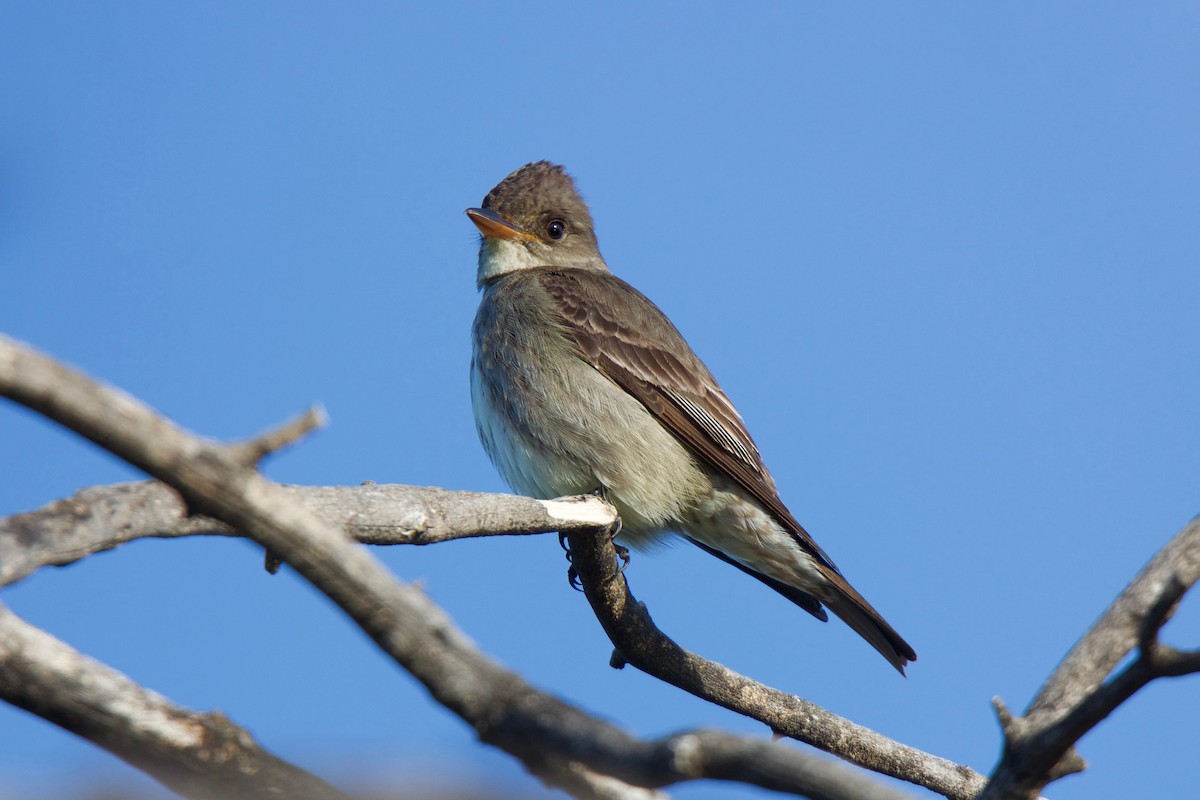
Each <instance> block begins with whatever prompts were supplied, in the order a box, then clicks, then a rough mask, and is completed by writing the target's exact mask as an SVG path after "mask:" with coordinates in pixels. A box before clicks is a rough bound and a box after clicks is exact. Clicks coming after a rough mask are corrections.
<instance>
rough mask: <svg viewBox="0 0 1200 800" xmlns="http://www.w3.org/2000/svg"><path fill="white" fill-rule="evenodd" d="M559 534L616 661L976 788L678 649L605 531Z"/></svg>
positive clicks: (884, 766)
mask: <svg viewBox="0 0 1200 800" xmlns="http://www.w3.org/2000/svg"><path fill="white" fill-rule="evenodd" d="M567 541H568V544H569V546H570V552H571V564H572V566H574V567H575V569H576V571H577V572H578V574H579V578H580V581H581V583H582V584H583V590H584V593H585V595H586V596H587V599H588V602H589V603H591V605H592V609H593V610H594V611H595V613H596V616H597V618H598V619H599V620H600V624H601V625H602V626H603V627H604V630H605V632H606V633H607V634H608V637H609V639H610V640H612V643H613V645H614V646H615V647H616V649H617V652H616V653H615V654H614V656H615V660H616V662H617V663H618V664H622V663H626V662H627V663H629V664H632V665H633V666H635V667H637V668H638V669H640V670H642V671H643V672H645V673H647V674H649V675H653V676H654V677H656V678H658V679H659V680H662V681H665V682H667V683H670V684H671V685H673V686H677V687H678V688H680V689H683V690H684V691H685V692H689V693H690V694H693V695H695V696H696V697H699V698H702V699H704V700H708V701H709V702H711V703H715V704H717V705H719V706H722V707H723V708H727V709H729V710H730V711H735V712H737V713H739V714H743V715H745V716H747V717H750V718H751V719H756V720H758V721H760V722H762V723H764V724H766V725H768V726H770V728H771V730H772V731H774V732H775V733H777V734H780V735H782V736H788V737H790V738H793V739H797V740H799V741H802V742H805V743H806V744H810V745H812V746H814V747H818V748H820V749H822V750H824V751H826V752H828V753H833V754H834V755H837V756H840V757H841V758H844V759H846V760H847V761H850V762H851V763H854V764H857V765H859V766H861V767H865V768H867V769H870V770H873V771H875V772H879V773H882V774H884V775H890V776H891V777H894V778H899V779H901V780H905V781H909V782H911V783H914V784H917V785H919V786H923V787H925V788H927V789H931V790H932V791H935V792H937V793H939V794H942V795H944V796H946V797H949V798H955V800H967V799H968V798H973V797H975V796H976V795H977V794H978V793H979V791H980V790H981V789H982V788H983V785H984V782H985V779H984V778H983V776H982V775H980V774H979V773H977V772H975V771H974V770H972V769H970V768H969V767H965V766H961V765H959V764H955V763H953V762H952V761H948V760H946V759H943V758H938V757H937V756H933V755H930V754H929V753H926V752H923V751H921V750H918V749H916V748H914V747H909V746H908V745H905V744H901V743H900V742H897V741H895V740H893V739H889V738H888V737H886V736H883V735H881V734H879V733H876V732H875V731H872V730H870V729H869V728H864V727H863V726H861V725H856V724H854V723H853V722H850V721H849V720H847V719H844V718H842V717H839V716H837V715H836V714H833V713H831V712H829V711H826V710H825V709H823V708H821V707H820V706H818V705H815V704H814V703H811V702H809V701H808V700H804V699H803V698H800V697H797V696H795V695H792V694H788V693H786V692H782V691H779V690H778V689H773V688H771V687H769V686H766V685H764V684H761V683H759V682H757V681H754V680H751V679H749V678H746V677H744V676H742V675H739V674H738V673H736V672H734V671H733V670H731V669H729V668H727V667H725V666H723V665H721V664H718V663H716V662H713V661H708V660H707V659H704V658H702V657H700V656H698V655H696V654H695V653H692V652H689V651H687V650H685V649H683V648H682V647H680V646H679V645H678V644H676V643H675V642H674V641H672V640H671V639H670V638H669V637H667V636H666V634H664V633H663V632H662V631H661V630H659V629H658V627H657V626H656V625H655V624H654V621H653V620H651V618H650V615H649V613H648V612H647V611H646V608H645V606H644V605H643V604H641V603H639V602H637V600H635V599H634V597H633V595H632V594H631V593H630V591H629V586H628V584H627V583H626V581H625V576H624V574H623V573H622V572H621V571H620V570H619V569H618V567H617V562H616V551H615V549H614V547H613V544H612V541H611V539H610V538H609V536H607V535H599V536H597V535H595V534H588V533H585V532H581V533H574V534H570V535H569V536H568V537H567Z"/></svg>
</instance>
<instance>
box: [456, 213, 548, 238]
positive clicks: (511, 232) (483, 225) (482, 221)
mask: <svg viewBox="0 0 1200 800" xmlns="http://www.w3.org/2000/svg"><path fill="white" fill-rule="evenodd" d="M467 216H468V217H470V218H471V222H474V223H475V227H476V228H479V232H480V233H482V234H483V235H484V236H485V237H487V238H496V239H514V240H518V241H519V240H521V239H536V238H537V237H536V236H534V235H533V234H531V233H529V232H528V231H526V230H525V229H524V228H522V227H520V226H519V225H514V224H512V223H511V222H509V221H508V220H506V219H505V218H504V217H502V216H500V215H499V214H497V213H496V212H495V211H490V210H488V209H486V208H468V209H467Z"/></svg>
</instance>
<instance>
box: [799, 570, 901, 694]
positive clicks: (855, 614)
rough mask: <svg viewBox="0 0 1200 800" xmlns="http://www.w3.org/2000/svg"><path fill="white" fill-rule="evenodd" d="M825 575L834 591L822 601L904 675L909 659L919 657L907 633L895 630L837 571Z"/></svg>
mask: <svg viewBox="0 0 1200 800" xmlns="http://www.w3.org/2000/svg"><path fill="white" fill-rule="evenodd" d="M826 577H827V578H829V583H830V588H831V589H832V591H831V592H830V593H829V594H828V596H824V597H822V598H821V601H822V602H823V603H825V605H826V606H827V607H828V608H829V610H830V611H832V612H833V613H834V614H836V615H837V616H838V617H839V618H840V619H841V620H842V622H844V623H846V624H847V625H849V626H850V627H851V628H853V629H854V632H855V633H857V634H858V635H859V636H861V637H862V638H864V639H866V640H867V642H868V643H869V644H870V645H871V646H872V647H874V648H875V649H876V650H878V651H879V652H880V654H881V655H882V656H883V657H884V658H886V659H887V660H888V662H889V663H890V664H891V665H892V666H893V667H895V668H896V669H897V671H899V673H900V674H901V675H903V674H904V667H905V666H906V665H907V664H908V662H910V661H916V660H917V654H916V652H915V651H914V650H913V649H912V645H910V644H909V643H908V642H906V641H904V637H902V636H901V635H900V634H898V633H896V631H895V629H894V628H892V626H891V625H888V624H887V621H886V620H884V618H883V616H882V615H880V613H879V612H878V611H876V610H875V609H874V608H873V607H872V606H871V604H870V603H868V602H867V600H866V598H864V597H863V596H862V595H861V594H859V593H858V591H857V590H856V589H855V588H854V587H853V586H851V585H850V584H849V582H848V581H847V580H846V579H845V578H843V577H842V576H841V575H839V574H837V573H834V572H830V573H829V574H827V575H826Z"/></svg>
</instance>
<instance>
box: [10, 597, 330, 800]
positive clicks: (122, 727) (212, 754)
mask: <svg viewBox="0 0 1200 800" xmlns="http://www.w3.org/2000/svg"><path fill="white" fill-rule="evenodd" d="M0 696H3V697H4V699H5V700H7V701H8V702H10V703H12V704H13V705H15V706H18V707H19V708H23V709H25V710H26V711H29V712H31V713H33V714H36V715H37V716H39V717H42V718H43V719H46V720H48V721H50V722H53V723H54V724H56V725H59V726H60V727H62V728H65V729H66V730H69V731H71V732H72V733H75V734H77V735H79V736H82V737H83V738H85V739H88V740H89V741H91V742H93V743H95V744H97V745H99V746H100V747H103V748H104V749H106V750H108V751H109V752H111V753H113V754H114V755H116V756H118V757H119V758H122V759H124V760H125V761H127V762H129V763H130V764H132V765H133V766H135V767H137V768H138V769H141V770H142V771H144V772H146V773H147V774H148V775H151V776H152V777H154V778H155V779H156V780H158V781H160V782H161V783H162V784H163V785H165V786H167V787H169V788H170V789H172V790H173V791H176V792H178V793H179V794H181V795H183V796H185V797H189V798H196V800H233V799H235V798H247V800H249V799H250V798H262V797H294V798H300V799H302V800H303V799H307V800H332V798H343V799H345V798H346V797H347V796H346V795H344V794H342V793H341V792H338V791H337V790H336V789H334V788H333V787H332V786H330V785H329V784H327V783H325V782H324V781H322V780H321V779H320V778H317V777H316V776H315V775H311V774H309V773H307V772H305V771H304V770H302V769H300V768H298V767H295V766H292V765H291V764H289V763H287V762H286V761H282V760H281V759H279V758H277V757H276V756H274V755H273V754H271V753H269V752H267V751H266V750H264V749H263V748H262V747H261V746H259V745H258V744H257V743H256V742H255V741H254V739H253V738H252V737H251V736H250V734H249V733H248V732H247V731H246V730H245V729H243V728H239V727H238V726H236V725H234V724H233V723H232V722H230V721H229V720H228V719H227V718H226V717H225V716H224V715H222V714H218V713H209V714H199V713H196V712H194V711H189V710H187V709H184V708H180V707H179V706H176V705H174V704H173V703H171V702H170V701H169V700H167V699H166V698H164V697H162V696H161V695H158V694H156V693H154V692H151V691H149V690H147V689H143V688H142V687H141V686H139V685H137V684H136V683H134V682H133V681H131V680H130V679H129V678H127V677H125V676H124V675H122V674H121V673H119V672H117V671H116V670H113V669H111V668H110V667H107V666H105V665H103V664H101V663H99V662H97V661H94V660H92V659H90V658H88V657H87V656H85V655H83V654H81V653H79V652H77V651H76V650H73V649H72V648H71V647H70V646H68V645H66V644H64V643H63V642H60V641H58V640H57V639H55V638H54V637H53V636H51V635H50V634H48V633H46V632H44V631H42V630H39V629H38V628H35V627H33V626H32V625H30V624H29V623H27V622H24V621H23V620H21V619H20V618H19V617H17V616H16V615H15V614H13V613H12V612H11V611H9V610H8V609H7V608H5V607H4V606H0Z"/></svg>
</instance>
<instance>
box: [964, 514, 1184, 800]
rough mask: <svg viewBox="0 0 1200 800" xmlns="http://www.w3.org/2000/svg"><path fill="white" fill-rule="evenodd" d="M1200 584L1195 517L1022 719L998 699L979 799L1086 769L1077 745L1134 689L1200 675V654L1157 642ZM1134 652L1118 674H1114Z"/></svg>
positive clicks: (1028, 790) (1024, 795)
mask: <svg viewBox="0 0 1200 800" xmlns="http://www.w3.org/2000/svg"><path fill="white" fill-rule="evenodd" d="M1198 579H1200V518H1197V519H1195V520H1193V521H1192V522H1191V523H1190V524H1189V525H1188V526H1186V527H1185V528H1184V529H1183V530H1182V531H1180V532H1179V533H1178V534H1176V535H1175V537H1174V538H1173V539H1172V540H1171V541H1170V542H1168V543H1167V545H1166V546H1165V547H1163V548H1162V549H1161V550H1159V552H1158V553H1157V554H1156V555H1155V556H1154V558H1152V559H1151V560H1150V563H1149V564H1147V565H1146V566H1145V567H1144V568H1143V569H1142V571H1141V572H1140V573H1138V575H1137V576H1136V577H1135V578H1134V579H1133V581H1131V582H1130V584H1129V585H1128V586H1127V587H1126V588H1125V590H1124V591H1123V592H1121V594H1120V596H1119V597H1117V599H1116V600H1115V601H1113V603H1112V605H1110V606H1109V607H1108V609H1107V610H1106V611H1105V612H1104V614H1103V615H1102V616H1101V617H1100V619H1099V620H1097V621H1096V623H1095V624H1094V625H1093V626H1092V627H1091V629H1089V630H1088V632H1087V633H1086V634H1085V635H1084V637H1083V638H1082V639H1080V640H1079V642H1078V643H1077V644H1076V645H1075V647H1073V648H1072V649H1071V651H1070V652H1069V653H1068V654H1067V656H1066V657H1065V658H1064V659H1063V660H1062V662H1061V663H1060V664H1059V666H1058V668H1057V669H1056V670H1055V671H1054V674H1052V675H1051V676H1050V678H1049V679H1048V680H1047V681H1046V683H1045V685H1044V686H1043V687H1042V689H1041V690H1040V691H1039V692H1038V694H1037V696H1036V697H1035V698H1034V700H1033V702H1032V703H1030V705H1029V709H1028V710H1027V711H1026V712H1025V714H1024V715H1022V716H1019V717H1014V716H1013V715H1012V714H1011V713H1009V712H1008V711H1007V709H1005V707H1004V704H1003V703H1001V702H1000V701H999V699H997V700H996V701H995V703H996V708H997V713H998V714H999V717H1000V722H1001V728H1002V730H1003V731H1004V740H1005V741H1004V751H1003V755H1002V756H1001V759H1000V763H999V764H998V765H997V766H996V769H995V771H994V772H993V774H992V779H991V783H990V784H989V785H988V788H987V790H986V791H985V792H984V793H983V795H981V800H1027V799H1028V798H1035V797H1037V796H1038V793H1039V792H1041V790H1042V789H1043V788H1044V787H1045V786H1046V784H1048V783H1050V782H1051V781H1053V780H1056V779H1058V778H1060V777H1063V776H1064V775H1069V774H1071V773H1072V772H1078V771H1080V770H1082V769H1083V768H1084V763H1083V760H1082V758H1080V756H1079V754H1078V753H1077V752H1076V751H1075V743H1076V742H1078V741H1079V739H1080V738H1082V737H1083V736H1084V734H1086V733H1087V732H1088V731H1090V730H1091V729H1092V728H1094V727H1095V726H1096V725H1097V724H1099V723H1100V722H1101V721H1103V720H1104V719H1105V718H1106V717H1108V715H1109V714H1111V713H1112V712H1113V711H1114V710H1115V709H1116V708H1117V707H1118V706H1119V705H1121V703H1124V702H1125V701H1126V700H1128V699H1129V698H1130V697H1132V696H1133V694H1134V693H1136V692H1137V691H1138V690H1139V689H1141V688H1142V687H1143V686H1145V685H1146V684H1148V683H1150V682H1151V681H1154V680H1157V679H1159V678H1166V677H1174V676H1177V675H1182V674H1189V673H1193V672H1196V671H1198V670H1200V656H1198V655H1197V654H1196V653H1194V652H1181V651H1178V650H1175V649H1174V648H1171V647H1169V646H1167V645H1164V644H1162V643H1160V642H1159V641H1158V636H1159V633H1160V631H1161V629H1162V626H1163V625H1164V624H1166V622H1167V620H1169V619H1170V617H1171V614H1172V613H1173V612H1174V609H1175V608H1176V606H1177V605H1178V604H1179V601H1180V599H1181V598H1182V597H1183V595H1184V594H1185V593H1186V592H1187V591H1188V589H1190V588H1191V587H1192V586H1193V585H1194V584H1195V583H1196V581H1197V580H1198ZM1135 648H1136V649H1138V650H1139V654H1138V656H1137V658H1135V659H1134V661H1133V662H1132V663H1131V664H1129V666H1128V667H1126V668H1125V669H1124V670H1122V671H1121V672H1120V673H1118V674H1117V675H1115V676H1113V677H1112V678H1109V677H1108V676H1109V675H1110V674H1111V673H1112V671H1113V669H1115V668H1116V667H1117V665H1118V664H1120V663H1121V662H1122V661H1123V660H1124V659H1125V658H1126V656H1128V655H1129V653H1131V652H1133V650H1134V649H1135Z"/></svg>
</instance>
